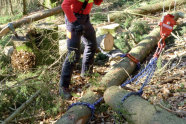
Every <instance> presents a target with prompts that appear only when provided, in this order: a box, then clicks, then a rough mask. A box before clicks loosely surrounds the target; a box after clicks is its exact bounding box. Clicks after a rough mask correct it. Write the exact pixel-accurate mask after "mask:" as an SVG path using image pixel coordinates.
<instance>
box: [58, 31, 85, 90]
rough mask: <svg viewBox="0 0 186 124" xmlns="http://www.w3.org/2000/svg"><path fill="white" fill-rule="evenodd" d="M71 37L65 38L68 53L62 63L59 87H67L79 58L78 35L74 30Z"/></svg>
mask: <svg viewBox="0 0 186 124" xmlns="http://www.w3.org/2000/svg"><path fill="white" fill-rule="evenodd" d="M71 34H72V36H71V39H70V38H68V39H67V48H68V53H67V56H66V59H65V61H64V63H63V67H62V71H61V79H60V87H65V88H68V87H69V84H70V81H71V76H72V72H73V69H74V67H75V64H76V63H77V62H78V61H79V59H80V37H81V36H79V35H77V34H76V33H75V32H73V31H72V32H71Z"/></svg>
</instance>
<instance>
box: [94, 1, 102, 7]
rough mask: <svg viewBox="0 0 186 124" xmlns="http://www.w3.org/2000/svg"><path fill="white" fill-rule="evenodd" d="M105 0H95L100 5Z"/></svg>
mask: <svg viewBox="0 0 186 124" xmlns="http://www.w3.org/2000/svg"><path fill="white" fill-rule="evenodd" d="M102 2H103V0H94V4H96V5H98V6H99V5H100V4H101V3H102Z"/></svg>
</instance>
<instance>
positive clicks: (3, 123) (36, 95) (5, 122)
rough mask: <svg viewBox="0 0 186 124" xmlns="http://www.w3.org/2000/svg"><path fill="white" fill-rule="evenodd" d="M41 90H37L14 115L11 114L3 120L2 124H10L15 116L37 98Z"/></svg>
mask: <svg viewBox="0 0 186 124" xmlns="http://www.w3.org/2000/svg"><path fill="white" fill-rule="evenodd" d="M40 92H41V90H38V91H37V92H36V93H35V94H34V95H32V96H31V97H30V99H28V100H27V101H26V102H25V103H23V104H22V105H21V106H20V107H19V108H18V109H16V111H15V112H14V113H12V114H11V115H10V116H9V117H8V118H7V119H5V120H4V121H3V122H2V124H8V123H10V122H11V121H12V120H13V119H14V118H15V117H16V116H17V115H19V114H20V113H21V112H22V111H23V110H24V109H25V108H26V107H27V106H28V105H29V104H30V103H31V102H32V101H33V100H34V99H35V98H37V97H38V95H39V94H40Z"/></svg>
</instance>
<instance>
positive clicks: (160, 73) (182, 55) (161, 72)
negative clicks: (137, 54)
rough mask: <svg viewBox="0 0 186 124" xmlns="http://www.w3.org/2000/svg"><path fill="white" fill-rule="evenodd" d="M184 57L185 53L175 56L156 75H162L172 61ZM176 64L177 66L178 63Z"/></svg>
mask: <svg viewBox="0 0 186 124" xmlns="http://www.w3.org/2000/svg"><path fill="white" fill-rule="evenodd" d="M184 56H186V53H183V54H181V55H180V56H175V57H173V58H171V59H170V60H169V61H168V62H167V63H166V64H165V65H164V66H163V67H162V68H161V69H160V71H158V72H157V73H158V74H159V76H160V75H162V74H163V72H164V70H165V69H166V68H167V66H168V65H169V64H170V63H172V61H174V60H175V59H177V58H182V57H184ZM179 62H180V61H179ZM178 64H179V63H178ZM178 64H177V65H176V66H178ZM176 66H174V68H175V67H176ZM172 69H173V68H172ZM172 69H171V70H172ZM166 71H167V70H166Z"/></svg>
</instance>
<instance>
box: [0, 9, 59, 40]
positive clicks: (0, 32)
mask: <svg viewBox="0 0 186 124" xmlns="http://www.w3.org/2000/svg"><path fill="white" fill-rule="evenodd" d="M61 12H62V9H61V6H58V7H55V8H52V9H48V10H43V11H39V12H36V13H34V14H32V15H29V16H26V17H23V18H22V19H20V20H18V21H14V22H11V23H12V25H13V28H18V27H20V26H21V25H25V24H28V23H31V22H34V21H38V20H40V19H44V18H46V17H49V16H52V15H56V14H59V13H61ZM9 31H10V29H9V27H8V25H7V24H6V25H2V26H0V37H2V36H4V35H6V34H7V33H8V32H9Z"/></svg>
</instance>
